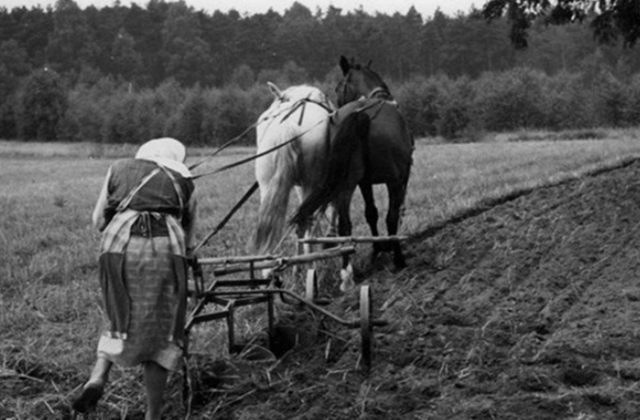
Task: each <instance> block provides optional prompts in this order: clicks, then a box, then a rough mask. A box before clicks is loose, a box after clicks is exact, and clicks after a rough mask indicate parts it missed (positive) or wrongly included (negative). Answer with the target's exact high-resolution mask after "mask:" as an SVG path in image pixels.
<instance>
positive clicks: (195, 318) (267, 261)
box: [185, 242, 386, 371]
mask: <svg viewBox="0 0 640 420" xmlns="http://www.w3.org/2000/svg"><path fill="white" fill-rule="evenodd" d="M332 243H334V242H332ZM353 253H355V247H354V246H353V245H341V246H339V247H336V248H332V249H328V250H324V251H320V252H312V253H308V254H303V255H297V256H292V257H274V256H246V257H228V258H227V257H221V258H200V259H196V260H194V262H193V264H192V273H193V279H192V281H190V284H189V289H188V294H189V296H190V297H191V298H193V299H194V300H195V302H196V304H195V307H194V308H193V309H192V310H191V312H190V313H189V314H188V317H187V323H186V327H185V332H186V341H187V345H186V346H185V347H186V348H185V353H186V354H187V355H188V341H189V334H190V332H191V330H192V329H193V328H194V327H195V326H196V325H199V324H202V323H205V322H209V321H214V320H224V321H226V324H227V339H228V349H229V353H236V352H238V351H240V350H241V346H238V345H237V344H236V336H235V334H236V328H235V319H234V317H235V313H236V311H237V309H238V308H240V307H244V306H249V305H260V304H263V305H265V306H266V310H267V323H268V326H267V337H268V345H269V346H270V347H271V345H272V343H273V338H274V324H275V310H274V304H275V299H276V296H279V297H280V300H281V301H282V302H285V303H291V304H295V303H298V304H301V305H304V306H306V307H308V308H310V309H311V310H313V311H315V312H318V313H321V314H323V315H324V316H326V317H328V318H330V319H331V320H333V321H335V322H336V323H338V324H340V325H342V326H344V327H347V328H359V329H360V336H361V349H360V350H361V356H362V366H363V367H364V369H365V370H366V371H369V369H370V368H371V359H372V348H373V327H374V326H383V325H386V322H385V321H383V320H376V319H373V318H372V303H371V300H372V292H371V288H370V287H369V286H368V285H364V286H361V287H360V294H359V297H360V310H359V314H360V317H359V319H353V320H347V319H343V318H340V317H338V316H336V315H335V314H333V313H331V312H330V311H328V310H327V309H325V308H323V307H322V306H321V305H320V304H319V303H318V302H317V301H316V297H317V296H316V294H317V275H316V271H315V268H310V269H308V270H307V275H306V284H305V295H304V296H301V295H298V294H296V293H294V292H292V291H291V290H287V289H284V288H283V287H282V285H281V281H280V277H279V273H281V272H282V271H283V270H285V269H287V268H289V267H292V266H296V265H301V264H315V263H316V262H318V261H322V260H326V259H330V258H336V257H340V256H343V255H349V254H353ZM265 269H270V270H272V274H271V275H270V276H269V277H268V278H264V279H263V278H258V276H257V273H258V272H260V271H262V270H265ZM205 270H206V271H207V273H210V274H212V275H213V279H211V280H210V281H206V280H205V274H204V272H205ZM239 273H240V274H241V273H245V274H244V275H243V276H242V275H241V276H239V278H233V279H227V278H224V279H222V278H217V277H223V276H228V275H234V274H239Z"/></svg>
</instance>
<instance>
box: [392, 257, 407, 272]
mask: <svg viewBox="0 0 640 420" xmlns="http://www.w3.org/2000/svg"><path fill="white" fill-rule="evenodd" d="M393 265H394V266H395V267H396V270H402V269H404V268H407V262H406V261H405V260H404V257H400V258H398V257H396V258H394V259H393Z"/></svg>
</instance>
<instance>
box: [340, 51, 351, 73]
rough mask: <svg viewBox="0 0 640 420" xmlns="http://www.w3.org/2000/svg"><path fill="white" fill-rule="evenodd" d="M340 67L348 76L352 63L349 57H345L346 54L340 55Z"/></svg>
mask: <svg viewBox="0 0 640 420" xmlns="http://www.w3.org/2000/svg"><path fill="white" fill-rule="evenodd" d="M340 68H341V69H342V74H343V75H344V76H346V75H347V73H349V70H350V69H351V64H350V63H349V60H347V57H345V56H344V55H341V56H340Z"/></svg>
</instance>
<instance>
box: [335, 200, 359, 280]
mask: <svg viewBox="0 0 640 420" xmlns="http://www.w3.org/2000/svg"><path fill="white" fill-rule="evenodd" d="M352 195H353V191H349V192H344V193H342V194H340V196H339V197H338V200H336V202H335V205H334V207H335V210H336V213H337V217H338V235H339V236H351V231H352V228H353V227H352V224H351V218H350V216H349V207H350V205H351V197H352ZM340 279H341V280H342V283H341V284H340V290H341V291H343V292H346V291H347V290H350V289H352V288H353V287H354V286H355V283H354V281H353V265H352V264H351V260H350V258H349V256H348V255H343V256H342V269H341V270H340Z"/></svg>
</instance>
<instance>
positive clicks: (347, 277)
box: [340, 264, 356, 293]
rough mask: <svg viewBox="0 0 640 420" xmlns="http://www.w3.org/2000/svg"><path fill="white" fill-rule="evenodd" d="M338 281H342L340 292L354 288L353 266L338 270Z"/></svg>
mask: <svg viewBox="0 0 640 420" xmlns="http://www.w3.org/2000/svg"><path fill="white" fill-rule="evenodd" d="M340 279H342V283H341V284H340V291H341V292H343V293H344V292H347V291H349V290H351V289H353V288H354V287H355V285H356V283H355V282H354V281H353V266H352V265H351V264H349V265H348V266H347V268H343V269H342V270H340Z"/></svg>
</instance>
